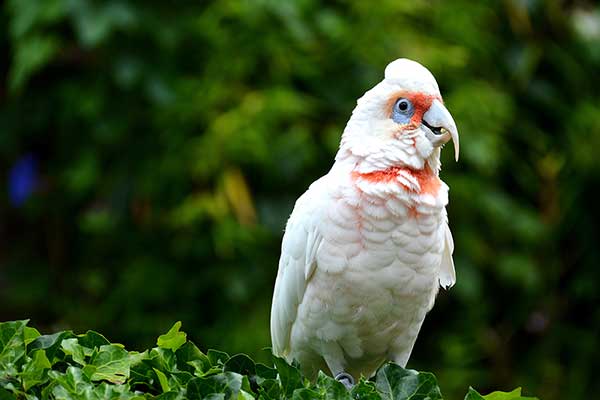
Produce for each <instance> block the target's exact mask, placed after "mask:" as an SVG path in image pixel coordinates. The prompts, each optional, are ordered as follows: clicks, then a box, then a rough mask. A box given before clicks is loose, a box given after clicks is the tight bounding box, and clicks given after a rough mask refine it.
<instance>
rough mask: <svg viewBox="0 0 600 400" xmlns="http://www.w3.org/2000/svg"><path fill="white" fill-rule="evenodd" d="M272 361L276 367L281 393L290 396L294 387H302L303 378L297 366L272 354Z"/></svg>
mask: <svg viewBox="0 0 600 400" xmlns="http://www.w3.org/2000/svg"><path fill="white" fill-rule="evenodd" d="M273 363H274V364H275V368H276V369H277V373H278V379H279V382H280V383H281V387H282V389H283V393H284V394H285V395H286V396H288V397H292V395H293V394H294V391H295V390H296V389H300V388H303V387H304V379H303V378H302V373H301V372H300V370H299V369H298V368H296V367H294V366H292V365H290V364H288V363H287V361H285V360H284V359H283V358H281V357H277V356H273Z"/></svg>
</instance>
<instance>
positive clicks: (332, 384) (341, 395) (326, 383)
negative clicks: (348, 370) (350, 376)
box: [317, 371, 352, 400]
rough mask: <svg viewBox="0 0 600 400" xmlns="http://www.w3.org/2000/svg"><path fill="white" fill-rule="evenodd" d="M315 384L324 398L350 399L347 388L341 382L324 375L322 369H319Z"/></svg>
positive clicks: (334, 399) (333, 399)
mask: <svg viewBox="0 0 600 400" xmlns="http://www.w3.org/2000/svg"><path fill="white" fill-rule="evenodd" d="M317 386H318V387H319V391H320V392H321V393H322V394H323V396H324V397H323V398H324V399H326V400H352V396H351V395H350V392H348V389H346V387H345V386H344V385H343V384H342V383H341V382H339V381H337V380H335V379H333V378H332V377H330V376H329V375H325V373H323V371H319V375H318V377H317Z"/></svg>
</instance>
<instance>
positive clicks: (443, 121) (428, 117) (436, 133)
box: [423, 100, 459, 161]
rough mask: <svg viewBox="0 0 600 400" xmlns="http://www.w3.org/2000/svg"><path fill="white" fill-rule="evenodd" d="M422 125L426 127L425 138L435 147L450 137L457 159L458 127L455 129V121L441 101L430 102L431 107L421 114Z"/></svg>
mask: <svg viewBox="0 0 600 400" xmlns="http://www.w3.org/2000/svg"><path fill="white" fill-rule="evenodd" d="M423 125H425V126H426V127H427V128H428V129H425V136H427V139H429V141H430V142H431V144H432V145H433V146H435V147H439V146H441V145H443V144H444V143H447V142H448V141H449V140H450V139H452V143H454V158H455V159H456V161H458V150H459V143H458V129H456V123H455V122H454V119H453V118H452V115H450V113H449V112H448V110H447V109H446V107H444V105H443V104H442V102H441V101H439V100H434V101H433V103H431V107H429V110H427V112H426V113H425V114H424V115H423Z"/></svg>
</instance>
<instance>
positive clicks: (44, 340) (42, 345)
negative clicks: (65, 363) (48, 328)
mask: <svg viewBox="0 0 600 400" xmlns="http://www.w3.org/2000/svg"><path fill="white" fill-rule="evenodd" d="M73 337H75V335H74V334H73V332H71V331H63V332H57V333H54V334H52V335H42V336H38V337H37V338H35V339H34V340H33V341H32V342H31V343H29V345H28V346H27V350H28V351H29V352H33V351H35V350H37V349H42V350H44V351H45V352H46V356H47V357H48V359H49V360H50V362H52V363H54V362H55V361H57V360H62V359H63V357H64V353H63V352H61V351H59V350H61V346H62V341H63V340H65V339H70V338H73Z"/></svg>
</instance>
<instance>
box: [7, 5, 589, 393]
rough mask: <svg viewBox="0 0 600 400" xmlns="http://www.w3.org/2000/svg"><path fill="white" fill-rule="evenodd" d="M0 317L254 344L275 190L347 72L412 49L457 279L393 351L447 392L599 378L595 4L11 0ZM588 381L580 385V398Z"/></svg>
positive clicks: (335, 113) (299, 174) (205, 343)
mask: <svg viewBox="0 0 600 400" xmlns="http://www.w3.org/2000/svg"><path fill="white" fill-rule="evenodd" d="M0 7H2V9H1V10H2V11H1V14H0V15H1V20H0V22H1V23H0V54H1V55H2V57H1V58H0V76H1V77H2V79H1V80H0V179H1V182H2V186H1V187H2V193H1V196H0V320H12V319H22V318H31V319H32V325H34V326H36V327H38V328H40V329H41V330H42V331H43V332H46V333H49V332H51V331H55V330H59V329H75V330H76V331H79V332H81V331H85V330H87V329H95V330H98V331H101V332H103V333H105V334H106V335H107V336H108V337H109V338H110V339H111V340H114V341H119V342H123V343H125V344H126V345H127V346H128V347H130V348H132V349H143V348H145V347H146V346H150V345H152V344H153V341H154V339H155V337H156V336H157V335H158V334H160V333H162V332H164V331H166V330H167V329H168V328H169V327H170V326H171V324H172V323H173V322H174V321H176V320H181V321H183V328H184V330H185V331H187V332H188V333H189V335H190V338H191V339H192V340H194V341H195V342H197V343H198V344H199V345H200V346H201V347H202V348H204V349H205V348H207V347H216V348H219V349H222V350H225V351H228V352H246V353H249V354H251V355H257V354H258V353H259V352H260V349H261V348H262V347H264V346H267V345H269V343H270V339H269V331H268V320H269V310H270V298H271V293H272V287H273V284H274V278H275V274H276V269H277V260H278V257H279V246H280V241H281V236H282V232H283V227H284V224H285V221H286V218H287V216H288V215H289V213H290V212H291V210H292V207H293V203H294V201H295V199H296V198H297V197H298V196H299V195H300V194H301V193H303V192H304V190H306V188H307V187H308V185H309V184H310V183H311V182H312V181H313V180H315V179H316V178H318V177H319V176H321V175H323V174H324V173H326V172H327V171H328V169H329V168H330V166H331V164H332V161H333V156H334V154H335V152H336V149H337V145H338V141H339V138H340V134H341V131H342V130H343V128H344V126H345V123H346V121H347V119H348V117H349V115H350V112H351V110H352V109H353V107H354V105H355V101H356V99H357V98H358V97H359V96H361V95H362V94H363V93H364V92H365V90H367V89H369V88H370V87H372V86H373V85H374V84H376V83H377V82H379V81H380V80H381V79H382V76H383V69H384V68H385V66H386V65H387V63H388V62H390V61H392V60H393V59H396V58H399V57H408V58H412V59H416V60H418V61H420V62H421V63H423V64H425V65H426V66H428V67H429V68H430V69H431V71H432V72H433V73H434V75H435V76H436V77H437V80H438V82H439V84H440V87H441V90H442V94H443V95H444V98H445V101H446V104H447V105H448V108H449V109H450V111H451V113H452V114H453V116H454V118H455V120H456V121H457V124H458V127H459V131H460V134H461V150H462V153H461V160H460V162H459V163H458V164H457V163H455V162H454V161H453V160H452V150H451V148H450V150H448V149H446V151H444V152H443V153H444V154H443V162H444V168H443V171H442V178H443V179H444V180H445V181H446V182H447V183H448V184H449V186H450V188H451V191H450V205H449V216H450V222H451V227H452V230H453V232H454V238H455V242H456V250H455V264H456V270H457V275H458V282H457V285H456V286H455V287H454V288H453V289H452V290H451V291H450V292H448V293H446V292H442V293H440V295H439V296H438V300H437V305H436V307H435V308H434V310H433V311H432V312H431V313H430V315H429V316H428V318H427V319H426V322H425V325H424V327H423V329H422V331H421V335H420V337H419V340H418V341H417V345H416V347H415V351H414V353H413V357H412V359H411V360H410V362H409V367H412V368H419V369H424V370H429V371H432V372H434V373H435V374H436V375H437V376H438V378H439V380H440V385H441V387H442V390H443V391H444V393H446V394H447V395H448V398H450V399H453V398H454V399H458V398H459V397H460V398H462V397H461V396H463V395H464V392H465V390H466V388H467V387H468V386H469V385H473V386H475V387H477V388H478V389H481V390H482V391H484V390H488V389H512V388H513V387H516V386H523V387H525V390H526V393H529V394H536V395H538V396H540V397H541V398H543V399H545V400H552V399H565V398H569V399H584V398H592V397H593V394H594V393H595V394H598V393H600V379H598V378H597V377H595V373H596V372H597V371H598V370H599V368H600V362H599V356H600V352H599V351H598V337H599V334H600V308H599V307H598V304H599V300H600V299H599V297H600V296H599V295H598V293H599V291H598V289H597V288H596V284H598V282H600V281H599V278H600V269H599V267H598V266H599V264H600V235H599V232H598V223H600V207H598V200H597V197H596V196H597V195H596V193H598V187H599V184H600V161H599V160H600V156H599V155H598V152H599V151H600V74H599V72H598V71H599V68H600V8H599V6H598V5H594V3H593V2H591V1H590V2H585V1H568V2H559V1H548V2H543V1H537V0H506V1H498V2H487V1H482V2H472V1H467V0H462V1H453V2H446V1H444V2H442V1H425V0H420V1H406V2H404V1H400V0H390V1H387V0H386V1H379V2H369V1H354V2H351V1H330V2H324V1H316V0H298V1H277V0H257V1H242V0H225V1H213V2H206V1H125V0H114V1H99V2H94V1H91V0H45V1H39V0H9V1H6V2H4V4H3V5H1V6H0ZM590 396H591V397H590Z"/></svg>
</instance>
